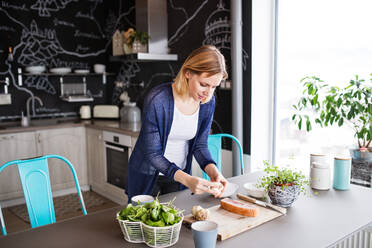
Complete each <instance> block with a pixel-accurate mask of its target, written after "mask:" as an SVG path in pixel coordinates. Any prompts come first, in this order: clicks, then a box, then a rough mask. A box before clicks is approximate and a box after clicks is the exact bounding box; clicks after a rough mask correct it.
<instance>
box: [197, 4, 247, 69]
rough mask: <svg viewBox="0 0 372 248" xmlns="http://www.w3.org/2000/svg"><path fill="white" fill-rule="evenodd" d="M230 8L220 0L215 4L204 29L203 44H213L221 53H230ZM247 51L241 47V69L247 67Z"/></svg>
mask: <svg viewBox="0 0 372 248" xmlns="http://www.w3.org/2000/svg"><path fill="white" fill-rule="evenodd" d="M229 17H230V10H228V9H225V7H224V4H223V3H222V0H220V2H219V3H218V4H217V9H216V10H215V11H213V12H212V13H211V14H210V15H209V17H208V19H207V21H206V23H205V29H204V35H205V39H204V41H203V45H214V46H216V47H217V48H218V49H219V50H220V51H221V52H222V53H223V54H230V50H231V25H230V19H229ZM248 58H249V56H248V53H247V52H246V51H245V50H244V49H243V69H244V70H246V68H247V59H248Z"/></svg>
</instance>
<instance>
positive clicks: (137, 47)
mask: <svg viewBox="0 0 372 248" xmlns="http://www.w3.org/2000/svg"><path fill="white" fill-rule="evenodd" d="M124 38H125V43H124V52H125V53H126V54H130V53H146V52H147V43H148V41H149V39H150V36H149V35H148V33H146V32H142V31H136V30H134V29H133V28H129V29H128V30H127V31H126V32H124Z"/></svg>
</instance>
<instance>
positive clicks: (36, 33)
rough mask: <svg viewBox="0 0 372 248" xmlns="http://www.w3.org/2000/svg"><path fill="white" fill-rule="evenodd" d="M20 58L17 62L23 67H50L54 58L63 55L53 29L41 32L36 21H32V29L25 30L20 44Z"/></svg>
mask: <svg viewBox="0 0 372 248" xmlns="http://www.w3.org/2000/svg"><path fill="white" fill-rule="evenodd" d="M18 47H19V48H20V49H21V52H20V56H19V57H18V59H17V62H18V63H20V64H22V65H25V66H27V65H49V64H53V63H52V61H53V58H54V57H55V56H56V55H57V54H59V53H63V49H62V46H61V44H60V42H59V41H58V39H57V35H56V31H55V30H53V29H44V30H39V28H38V26H37V24H36V21H35V20H32V21H31V24H30V29H23V30H22V36H21V40H20V44H19V46H18Z"/></svg>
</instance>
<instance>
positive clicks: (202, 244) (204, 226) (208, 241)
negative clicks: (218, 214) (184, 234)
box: [191, 220, 218, 248]
mask: <svg viewBox="0 0 372 248" xmlns="http://www.w3.org/2000/svg"><path fill="white" fill-rule="evenodd" d="M217 228H218V224H217V223H216V222H213V221H207V220H206V221H197V222H194V223H192V225H191V230H192V236H193V238H194V244H195V248H215V247H216V241H217Z"/></svg>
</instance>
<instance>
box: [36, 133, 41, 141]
mask: <svg viewBox="0 0 372 248" xmlns="http://www.w3.org/2000/svg"><path fill="white" fill-rule="evenodd" d="M37 143H41V139H40V134H39V133H38V134H37Z"/></svg>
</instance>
